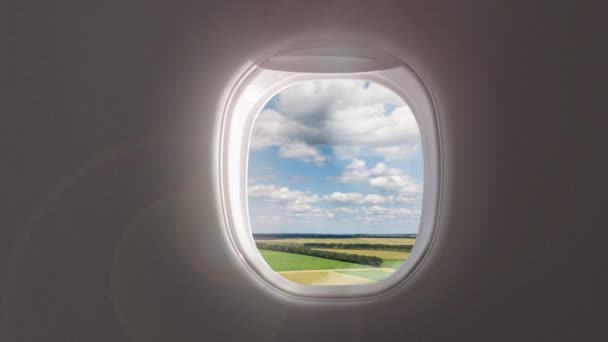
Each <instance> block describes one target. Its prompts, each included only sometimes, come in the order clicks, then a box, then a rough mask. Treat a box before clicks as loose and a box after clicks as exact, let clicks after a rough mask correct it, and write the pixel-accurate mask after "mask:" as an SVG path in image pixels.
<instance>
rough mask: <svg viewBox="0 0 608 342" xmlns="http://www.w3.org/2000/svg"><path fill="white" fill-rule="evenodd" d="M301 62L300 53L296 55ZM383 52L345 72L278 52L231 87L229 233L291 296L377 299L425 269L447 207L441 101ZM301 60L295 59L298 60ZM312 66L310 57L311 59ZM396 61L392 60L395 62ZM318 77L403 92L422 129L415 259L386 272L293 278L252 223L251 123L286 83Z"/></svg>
mask: <svg viewBox="0 0 608 342" xmlns="http://www.w3.org/2000/svg"><path fill="white" fill-rule="evenodd" d="M292 60H293V61H296V62H297V60H298V59H297V58H294V59H292ZM387 60H389V61H391V62H393V61H395V59H390V58H385V59H383V65H381V67H382V68H384V69H381V70H373V68H370V67H369V65H366V66H364V69H372V70H363V71H360V70H346V71H345V70H340V72H338V73H333V72H328V71H327V70H321V71H320V72H314V70H305V72H299V71H297V65H296V66H295V67H292V68H284V64H279V68H277V67H276V65H275V64H273V63H272V60H271V59H268V60H266V63H257V64H252V65H250V66H249V68H247V70H246V71H245V72H244V73H243V74H242V76H241V77H240V78H239V79H238V80H237V81H236V82H235V85H234V86H233V87H231V88H230V92H229V95H228V96H227V100H226V103H225V105H224V106H223V109H222V113H221V115H222V120H221V130H220V142H219V147H220V151H219V159H220V160H219V166H220V167H219V176H220V177H219V178H220V189H219V190H220V199H221V207H222V209H223V210H222V211H223V216H224V223H225V226H226V228H227V229H226V231H227V233H228V234H227V237H228V240H229V243H230V245H231V246H232V247H233V249H234V251H235V252H236V255H237V256H238V257H239V259H240V260H241V261H242V262H243V265H244V266H245V267H246V268H247V269H248V270H250V271H251V272H252V274H253V275H255V276H256V278H257V279H259V280H260V281H262V282H263V283H264V284H266V285H267V286H269V287H270V288H272V289H274V290H277V291H279V292H281V293H283V294H286V295H288V296H292V297H296V298H306V299H313V300H314V299H323V300H327V299H334V300H357V299H370V298H375V297H379V296H381V295H383V294H387V293H389V292H390V291H391V290H394V289H396V288H399V287H401V286H402V285H403V284H405V283H406V282H407V281H408V280H409V279H410V278H412V276H413V274H414V273H415V272H416V270H417V269H419V266H420V264H421V263H422V261H423V260H424V257H425V256H426V255H428V251H429V249H430V246H431V243H432V241H433V238H434V235H435V231H436V222H437V217H438V215H439V210H438V209H439V205H438V204H439V196H440V170H441V169H440V149H439V148H440V140H439V138H440V136H439V127H438V122H437V116H436V110H435V108H436V107H435V105H434V101H433V99H432V97H431V95H430V93H429V91H428V90H427V87H426V86H425V84H424V83H423V82H422V80H421V79H420V77H419V76H418V75H417V74H416V73H415V72H414V70H413V69H412V68H410V67H409V66H408V65H407V64H406V63H404V62H402V61H399V63H398V64H397V65H395V64H394V63H393V64H392V65H388V64H387V63H386V61H387ZM294 64H297V63H292V64H291V65H294ZM303 65H304V68H305V67H306V64H303ZM387 67H388V68H387ZM315 79H361V80H366V81H370V82H374V83H377V84H380V85H382V86H384V87H386V88H388V89H389V90H391V91H393V92H395V93H396V94H397V95H399V96H400V97H401V98H402V99H404V101H405V102H406V103H407V104H408V105H409V106H410V108H411V110H412V112H413V113H414V116H415V118H416V121H417V123H418V128H419V130H420V135H421V142H422V150H423V165H424V180H423V199H422V200H423V203H422V212H421V217H420V224H419V230H418V238H417V240H416V243H415V244H414V248H413V249H412V252H411V254H410V256H409V257H408V259H407V260H406V261H405V262H404V264H403V265H402V266H401V267H399V268H398V269H397V270H396V271H395V273H394V274H393V275H392V276H390V277H388V278H387V279H385V280H382V281H379V282H375V283H372V284H365V285H353V286H349V285H314V286H310V285H301V284H297V283H293V282H291V281H288V280H287V279H285V278H283V277H281V276H280V275H279V274H277V273H276V272H274V271H273V270H272V269H271V268H270V267H269V266H268V265H267V263H266V262H265V261H264V259H263V258H262V256H261V254H260V253H259V251H258V249H257V247H256V245H255V242H254V240H253V235H252V231H251V226H250V223H249V209H248V197H247V174H248V160H249V158H248V154H249V143H250V139H251V131H252V128H253V125H254V122H255V118H256V117H257V115H259V113H260V110H261V108H262V107H263V106H264V105H265V104H266V103H267V102H268V101H269V100H270V99H271V98H272V97H273V96H274V95H276V94H277V93H279V92H280V91H281V90H283V89H285V88H287V87H289V86H290V85H291V84H293V83H296V82H301V81H306V80H315Z"/></svg>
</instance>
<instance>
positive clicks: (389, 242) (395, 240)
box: [256, 238, 416, 245]
mask: <svg viewBox="0 0 608 342" xmlns="http://www.w3.org/2000/svg"><path fill="white" fill-rule="evenodd" d="M256 241H257V242H267V243H370V244H383V245H413V244H414V243H416V239H405V238H403V239H401V238H352V239H351V238H349V239H325V238H317V239H275V240H256Z"/></svg>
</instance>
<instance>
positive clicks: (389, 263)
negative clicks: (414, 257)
mask: <svg viewBox="0 0 608 342" xmlns="http://www.w3.org/2000/svg"><path fill="white" fill-rule="evenodd" d="M404 261H405V260H404V259H384V262H383V263H382V267H390V268H394V269H397V268H399V266H401V264H403V262H404Z"/></svg>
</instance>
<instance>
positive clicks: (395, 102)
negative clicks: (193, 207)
mask: <svg viewBox="0 0 608 342" xmlns="http://www.w3.org/2000/svg"><path fill="white" fill-rule="evenodd" d="M364 83H365V82H364V81H361V80H316V81H307V82H300V83H296V84H294V85H292V86H290V87H288V88H286V89H285V90H283V91H281V92H280V93H279V94H278V95H277V96H276V105H275V108H274V109H267V110H264V111H262V112H261V113H260V115H259V116H258V118H257V120H256V122H255V125H254V129H253V134H252V140H251V148H252V149H262V148H265V147H269V146H279V147H280V148H286V150H284V151H283V153H282V154H283V155H282V156H283V157H284V158H293V159H297V160H302V161H306V162H315V163H316V164H317V165H322V164H323V163H324V162H325V160H324V159H322V158H323V157H320V156H319V155H317V154H315V152H316V153H318V151H317V150H316V147H317V146H330V147H332V148H333V149H334V153H335V154H336V156H337V157H338V158H348V159H350V158H352V157H355V156H358V155H359V154H363V155H378V156H382V157H384V158H386V159H387V160H395V159H406V158H411V157H412V156H414V155H415V154H416V153H417V152H418V148H417V147H416V146H417V145H419V143H420V133H419V130H418V125H417V123H416V120H415V118H414V116H413V114H412V112H411V110H410V108H409V107H408V106H407V105H406V104H405V102H404V101H403V100H402V99H401V98H400V97H399V96H397V95H396V94H395V93H393V92H392V91H390V90H388V89H387V88H384V87H382V86H380V85H378V84H375V83H371V84H369V87H367V89H366V88H365V87H364ZM290 145H291V147H286V146H290ZM296 147H297V152H296V150H295V149H296ZM313 151H315V152H313Z"/></svg>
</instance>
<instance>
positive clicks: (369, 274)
mask: <svg viewBox="0 0 608 342" xmlns="http://www.w3.org/2000/svg"><path fill="white" fill-rule="evenodd" d="M336 272H338V273H342V274H347V275H351V276H355V277H360V278H365V279H369V280H373V281H380V280H384V279H386V278H388V277H390V276H391V274H393V273H392V272H385V271H378V270H339V271H336Z"/></svg>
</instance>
